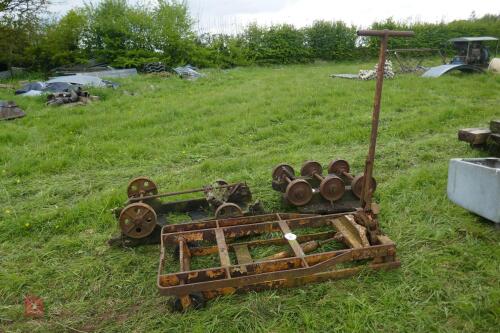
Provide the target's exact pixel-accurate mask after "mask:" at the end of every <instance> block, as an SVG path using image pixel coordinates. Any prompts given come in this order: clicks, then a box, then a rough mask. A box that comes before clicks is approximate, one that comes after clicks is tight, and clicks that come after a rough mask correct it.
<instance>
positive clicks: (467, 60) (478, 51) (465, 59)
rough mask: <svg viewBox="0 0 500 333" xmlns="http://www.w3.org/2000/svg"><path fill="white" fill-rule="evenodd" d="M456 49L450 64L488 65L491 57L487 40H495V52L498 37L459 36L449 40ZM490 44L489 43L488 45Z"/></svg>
mask: <svg viewBox="0 0 500 333" xmlns="http://www.w3.org/2000/svg"><path fill="white" fill-rule="evenodd" d="M449 42H450V43H453V47H454V48H455V49H456V50H457V54H456V55H455V56H454V57H453V58H452V60H451V62H450V64H453V65H455V64H456V65H472V66H479V67H488V64H489V62H490V58H491V50H490V48H489V47H488V44H492V43H487V42H496V46H495V53H496V50H497V49H498V38H495V37H459V38H452V39H450V40H449ZM490 46H491V45H490Z"/></svg>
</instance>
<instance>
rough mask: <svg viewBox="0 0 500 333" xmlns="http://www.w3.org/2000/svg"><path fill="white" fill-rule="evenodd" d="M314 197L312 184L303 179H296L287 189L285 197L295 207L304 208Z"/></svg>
mask: <svg viewBox="0 0 500 333" xmlns="http://www.w3.org/2000/svg"><path fill="white" fill-rule="evenodd" d="M312 196H313V191H312V187H311V184H309V183H308V182H307V181H305V180H303V179H295V180H293V181H291V182H290V183H289V184H288V186H287V187H286V191H285V197H286V199H287V200H288V201H290V203H292V204H293V205H295V206H304V205H305V204H307V203H308V202H309V201H311V199H312Z"/></svg>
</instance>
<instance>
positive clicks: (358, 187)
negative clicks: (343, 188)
mask: <svg viewBox="0 0 500 333" xmlns="http://www.w3.org/2000/svg"><path fill="white" fill-rule="evenodd" d="M364 179H365V176H364V174H360V175H358V176H356V177H354V178H353V180H352V182H351V190H352V193H354V195H355V196H356V197H358V199H361V195H362V193H361V192H362V190H363V182H364ZM370 189H371V191H372V193H373V192H375V190H376V189H377V182H376V181H375V178H373V177H372V181H371V186H370Z"/></svg>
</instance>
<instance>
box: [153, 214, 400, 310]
mask: <svg viewBox="0 0 500 333" xmlns="http://www.w3.org/2000/svg"><path fill="white" fill-rule="evenodd" d="M341 220H343V222H341ZM324 226H331V228H332V229H331V230H330V231H326V232H319V233H307V234H304V235H300V236H297V238H296V239H287V238H286V236H285V237H277V238H270V239H258V240H253V241H252V240H251V241H248V240H246V241H242V242H239V241H238V238H241V237H249V236H258V235H263V234H266V233H273V232H281V233H283V235H286V234H290V233H291V232H292V231H293V230H295V229H298V228H317V227H324ZM358 229H359V230H361V229H362V230H365V231H366V232H367V233H368V234H369V236H367V237H366V239H365V241H364V242H360V241H356V240H353V237H354V238H356V237H358V236H356V235H358V231H357V230H358ZM353 235H354V236H353ZM359 235H363V233H362V232H360V233H359ZM334 236H335V237H336V239H341V240H343V241H342V242H343V243H344V245H345V247H346V248H345V249H342V250H336V251H326V252H319V253H313V254H306V253H304V251H303V249H302V247H301V243H303V242H308V241H312V240H319V239H329V238H332V237H334ZM368 239H369V240H368ZM200 241H203V242H208V243H210V245H209V246H204V247H190V246H189V244H193V243H192V242H200ZM277 244H288V245H289V247H290V249H291V251H290V256H289V257H287V258H281V259H273V260H266V259H260V260H255V261H254V260H253V259H252V258H251V255H250V253H249V249H250V248H253V247H258V246H263V245H277ZM174 248H177V249H178V259H179V264H180V266H179V267H180V271H179V272H175V273H164V270H165V268H166V267H167V265H168V263H167V258H168V256H167V253H168V252H169V250H170V251H171V250H173V249H174ZM230 252H234V253H235V255H236V258H237V261H238V262H236V263H233V262H231V260H230V257H229V253H230ZM211 254H218V256H219V260H220V266H218V267H212V268H207V269H198V270H191V269H190V263H191V258H192V257H194V256H206V255H211ZM366 261H369V262H366ZM343 263H352V264H354V265H355V267H348V268H337V267H336V266H337V265H339V264H343ZM399 266H400V262H399V260H398V259H397V258H396V246H395V244H394V243H393V242H392V241H391V240H390V239H389V238H388V237H386V236H384V235H383V234H381V232H380V231H379V229H378V223H377V222H376V220H374V219H373V217H372V216H370V215H366V214H365V213H364V212H363V211H361V210H358V211H357V212H354V213H351V214H345V213H339V214H330V215H311V214H309V215H307V214H283V213H274V214H266V215H258V216H251V217H242V218H232V219H225V220H212V221H204V222H194V223H188V224H181V225H167V226H164V227H163V229H162V236H161V256H160V264H159V268H158V279H157V285H158V289H159V292H160V294H161V295H166V296H176V297H178V298H179V299H180V300H181V304H182V306H183V308H187V307H189V305H190V298H189V295H191V294H193V293H202V294H203V296H204V298H205V299H211V298H213V297H216V296H219V295H228V294H233V293H236V292H246V291H250V290H255V291H258V290H264V289H272V288H280V287H293V286H298V285H303V284H306V283H313V282H321V281H325V280H329V279H338V278H344V277H348V276H352V275H355V274H358V273H359V272H361V271H362V270H364V269H372V270H379V269H392V268H397V267H399Z"/></svg>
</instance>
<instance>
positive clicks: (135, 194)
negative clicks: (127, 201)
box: [127, 177, 158, 198]
mask: <svg viewBox="0 0 500 333" xmlns="http://www.w3.org/2000/svg"><path fill="white" fill-rule="evenodd" d="M155 194H158V187H157V186H156V184H155V183H154V182H153V181H152V180H151V179H149V178H147V177H137V178H134V179H132V181H131V182H130V183H129V184H128V187H127V195H128V197H129V198H139V197H144V196H149V195H155Z"/></svg>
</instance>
